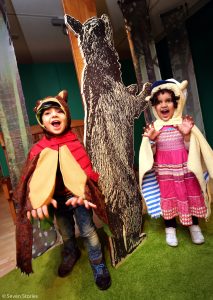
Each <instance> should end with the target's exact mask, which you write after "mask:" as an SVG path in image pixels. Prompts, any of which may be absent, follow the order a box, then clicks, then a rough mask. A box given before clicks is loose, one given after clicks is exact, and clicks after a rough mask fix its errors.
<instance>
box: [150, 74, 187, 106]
mask: <svg viewBox="0 0 213 300" xmlns="http://www.w3.org/2000/svg"><path fill="white" fill-rule="evenodd" d="M187 86H188V81H187V80H184V81H182V82H181V83H180V82H178V81H177V80H175V79H173V78H171V79H166V80H158V81H155V82H154V83H153V84H152V86H151V94H150V95H149V96H147V97H146V101H149V100H150V99H151V98H152V97H153V96H154V94H155V93H157V92H159V91H161V90H164V89H166V90H169V91H173V92H174V94H175V96H177V97H180V95H181V93H183V95H184V97H185V98H186V87H187Z"/></svg>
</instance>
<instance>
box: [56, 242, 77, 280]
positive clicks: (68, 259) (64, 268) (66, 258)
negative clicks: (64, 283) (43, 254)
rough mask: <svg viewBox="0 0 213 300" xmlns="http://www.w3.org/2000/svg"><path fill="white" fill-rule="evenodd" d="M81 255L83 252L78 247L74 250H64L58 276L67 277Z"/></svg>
mask: <svg viewBox="0 0 213 300" xmlns="http://www.w3.org/2000/svg"><path fill="white" fill-rule="evenodd" d="M80 256H81V252H80V250H79V249H78V248H77V249H76V250H75V251H74V252H70V251H67V250H63V251H62V262H61V264H60V266H59V268H58V276H60V277H65V276H67V275H69V273H70V272H71V271H72V269H73V267H74V265H75V263H76V262H77V260H78V259H79V258H80Z"/></svg>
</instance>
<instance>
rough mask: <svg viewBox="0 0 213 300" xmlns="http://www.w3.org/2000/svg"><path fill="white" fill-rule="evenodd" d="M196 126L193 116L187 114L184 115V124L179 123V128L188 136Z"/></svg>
mask: <svg viewBox="0 0 213 300" xmlns="http://www.w3.org/2000/svg"><path fill="white" fill-rule="evenodd" d="M193 126H194V120H193V118H192V117H191V116H188V115H186V116H185V117H183V121H182V124H180V125H177V128H178V130H179V131H180V133H182V135H184V136H187V135H189V134H190V132H191V129H192V127H193Z"/></svg>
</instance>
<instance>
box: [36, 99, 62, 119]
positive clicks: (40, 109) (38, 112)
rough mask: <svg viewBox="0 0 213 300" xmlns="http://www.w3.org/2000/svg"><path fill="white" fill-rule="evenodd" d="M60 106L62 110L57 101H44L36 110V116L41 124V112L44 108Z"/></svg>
mask: <svg viewBox="0 0 213 300" xmlns="http://www.w3.org/2000/svg"><path fill="white" fill-rule="evenodd" d="M53 107H55V108H61V109H62V110H63V108H62V107H61V105H60V104H59V103H57V102H54V101H48V102H44V103H43V104H42V105H41V106H40V108H39V109H38V111H37V112H36V118H37V119H38V120H39V122H40V123H41V124H43V121H42V116H43V113H44V112H45V110H47V109H49V108H53Z"/></svg>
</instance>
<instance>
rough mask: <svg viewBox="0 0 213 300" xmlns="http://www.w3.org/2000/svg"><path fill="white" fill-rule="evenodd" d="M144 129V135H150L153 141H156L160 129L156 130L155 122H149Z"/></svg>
mask: <svg viewBox="0 0 213 300" xmlns="http://www.w3.org/2000/svg"><path fill="white" fill-rule="evenodd" d="M143 129H144V133H143V136H146V137H148V138H149V139H150V140H151V141H154V140H155V139H156V138H157V137H158V136H159V134H160V131H157V130H155V128H154V124H153V122H152V123H151V124H147V125H146V127H144V128H143Z"/></svg>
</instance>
